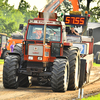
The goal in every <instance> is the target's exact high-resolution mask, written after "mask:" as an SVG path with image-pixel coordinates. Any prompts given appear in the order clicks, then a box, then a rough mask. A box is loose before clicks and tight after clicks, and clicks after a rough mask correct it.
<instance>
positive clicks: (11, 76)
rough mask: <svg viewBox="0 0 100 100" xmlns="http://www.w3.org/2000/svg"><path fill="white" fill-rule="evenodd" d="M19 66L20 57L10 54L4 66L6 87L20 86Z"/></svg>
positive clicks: (4, 83)
mask: <svg viewBox="0 0 100 100" xmlns="http://www.w3.org/2000/svg"><path fill="white" fill-rule="evenodd" d="M18 68H19V57H18V56H16V55H8V56H7V57H6V58H5V61H4V67H3V85H4V87H5V88H10V89H16V88H18V76H17V69H18Z"/></svg>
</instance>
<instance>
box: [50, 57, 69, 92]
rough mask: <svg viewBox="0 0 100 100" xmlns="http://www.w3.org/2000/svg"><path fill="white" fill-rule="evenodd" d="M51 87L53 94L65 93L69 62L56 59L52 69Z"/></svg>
mask: <svg viewBox="0 0 100 100" xmlns="http://www.w3.org/2000/svg"><path fill="white" fill-rule="evenodd" d="M52 69H53V70H52V75H51V87H52V90H53V91H54V92H65V91H66V90H67V87H68V82H69V62H68V60H67V59H62V58H61V59H60V58H57V59H56V60H55V61H54V63H53V67H52Z"/></svg>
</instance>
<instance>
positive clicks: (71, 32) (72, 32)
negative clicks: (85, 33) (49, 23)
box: [68, 25, 79, 35]
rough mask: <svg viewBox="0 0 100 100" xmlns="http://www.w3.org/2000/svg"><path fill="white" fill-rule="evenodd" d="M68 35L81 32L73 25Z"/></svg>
mask: <svg viewBox="0 0 100 100" xmlns="http://www.w3.org/2000/svg"><path fill="white" fill-rule="evenodd" d="M68 35H79V33H78V32H77V31H76V30H75V29H74V25H71V30H70V31H69V32H68Z"/></svg>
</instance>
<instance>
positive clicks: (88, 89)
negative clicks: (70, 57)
mask: <svg viewBox="0 0 100 100" xmlns="http://www.w3.org/2000/svg"><path fill="white" fill-rule="evenodd" d="M2 69H3V68H2V66H0V100H72V99H74V98H77V97H78V90H76V91H66V92H65V93H55V92H52V89H51V87H44V86H31V87H29V88H18V89H5V88H4V87H3V84H2ZM98 78H100V68H99V67H93V68H92V70H91V77H90V82H92V81H94V80H96V79H98ZM99 91H100V80H98V81H96V82H95V83H91V84H89V85H87V86H85V87H84V95H86V94H91V93H95V92H99Z"/></svg>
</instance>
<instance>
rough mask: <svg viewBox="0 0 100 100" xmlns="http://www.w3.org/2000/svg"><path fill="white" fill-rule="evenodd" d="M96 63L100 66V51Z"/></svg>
mask: <svg viewBox="0 0 100 100" xmlns="http://www.w3.org/2000/svg"><path fill="white" fill-rule="evenodd" d="M96 63H97V64H100V51H99V52H97V53H96Z"/></svg>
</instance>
